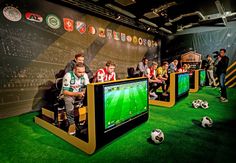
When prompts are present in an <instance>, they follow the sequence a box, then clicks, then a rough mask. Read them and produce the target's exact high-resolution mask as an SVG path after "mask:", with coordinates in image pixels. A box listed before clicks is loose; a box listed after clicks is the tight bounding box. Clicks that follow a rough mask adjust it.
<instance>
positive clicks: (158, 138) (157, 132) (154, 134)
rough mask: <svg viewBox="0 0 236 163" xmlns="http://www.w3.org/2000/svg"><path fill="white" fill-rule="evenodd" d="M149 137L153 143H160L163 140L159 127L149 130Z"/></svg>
mask: <svg viewBox="0 0 236 163" xmlns="http://www.w3.org/2000/svg"><path fill="white" fill-rule="evenodd" d="M151 139H152V141H153V142H154V143H156V144H160V143H161V142H163V141H164V133H163V132H162V131H161V130H160V129H155V130H153V131H152V132H151Z"/></svg>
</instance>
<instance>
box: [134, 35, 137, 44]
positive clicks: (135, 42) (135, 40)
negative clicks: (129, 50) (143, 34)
mask: <svg viewBox="0 0 236 163" xmlns="http://www.w3.org/2000/svg"><path fill="white" fill-rule="evenodd" d="M133 43H134V44H137V43H138V38H137V36H133Z"/></svg>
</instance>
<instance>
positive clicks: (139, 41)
mask: <svg viewBox="0 0 236 163" xmlns="http://www.w3.org/2000/svg"><path fill="white" fill-rule="evenodd" d="M138 44H139V45H143V39H142V38H141V37H139V38H138Z"/></svg>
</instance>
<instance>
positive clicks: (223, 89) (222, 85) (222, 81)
mask: <svg viewBox="0 0 236 163" xmlns="http://www.w3.org/2000/svg"><path fill="white" fill-rule="evenodd" d="M225 75H226V74H225V73H221V74H220V88H221V97H224V98H226V99H227V92H226V86H225Z"/></svg>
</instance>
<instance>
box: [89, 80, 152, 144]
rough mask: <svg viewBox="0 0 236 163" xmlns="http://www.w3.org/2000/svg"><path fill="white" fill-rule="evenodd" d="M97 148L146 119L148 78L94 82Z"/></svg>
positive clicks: (147, 113) (147, 112) (147, 111)
mask: <svg viewBox="0 0 236 163" xmlns="http://www.w3.org/2000/svg"><path fill="white" fill-rule="evenodd" d="M94 97H95V98H94V99H95V101H94V104H95V105H94V107H95V124H96V142H97V147H100V146H102V145H103V144H105V143H107V142H109V141H111V140H113V139H115V138H116V137H118V136H119V135H122V134H123V133H124V132H127V131H129V130H130V129H132V128H134V127H136V126H137V125H139V124H141V123H143V122H145V121H147V120H148V115H149V101H148V79H147V78H132V79H126V80H120V81H115V82H104V83H97V84H95V85H94Z"/></svg>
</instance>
